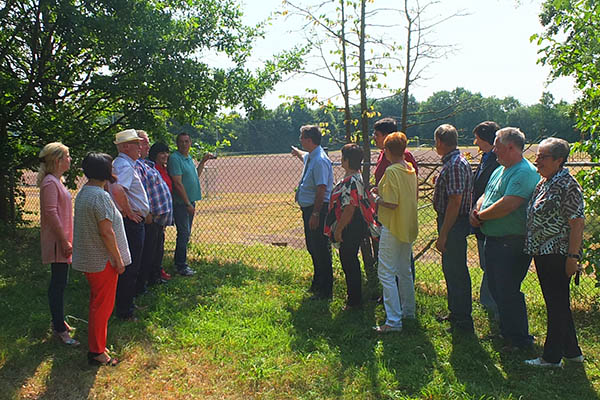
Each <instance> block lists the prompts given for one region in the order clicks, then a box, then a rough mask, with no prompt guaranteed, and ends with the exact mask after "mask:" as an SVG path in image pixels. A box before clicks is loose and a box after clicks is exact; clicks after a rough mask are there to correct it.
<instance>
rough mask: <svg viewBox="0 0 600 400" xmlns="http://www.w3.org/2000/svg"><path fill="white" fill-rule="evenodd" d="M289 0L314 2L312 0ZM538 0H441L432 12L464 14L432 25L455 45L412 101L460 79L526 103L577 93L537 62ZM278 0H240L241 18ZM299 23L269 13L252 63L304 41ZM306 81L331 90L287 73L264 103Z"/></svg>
mask: <svg viewBox="0 0 600 400" xmlns="http://www.w3.org/2000/svg"><path fill="white" fill-rule="evenodd" d="M295 1H296V2H298V3H300V4H310V3H311V2H313V3H314V0H295ZM394 3H397V0H396V1H388V0H375V2H374V3H371V4H369V6H370V7H385V6H388V5H390V4H392V5H393V4H394ZM541 3H542V1H541V0H440V1H439V4H438V5H436V7H435V8H434V9H433V10H434V12H433V13H431V14H430V16H431V17H432V18H435V17H436V16H443V15H450V14H452V13H454V12H457V11H459V12H461V13H463V14H467V15H464V16H460V17H456V18H453V19H451V20H449V21H447V22H445V23H443V24H442V25H439V26H438V27H437V28H436V29H435V32H434V35H436V36H435V37H434V40H435V42H436V43H440V44H452V45H454V46H455V50H454V52H453V54H451V55H450V56H448V57H446V58H445V59H441V60H437V61H435V62H434V63H432V64H431V65H430V66H429V67H428V69H427V71H426V76H427V78H428V79H426V80H421V81H419V82H418V83H417V84H416V85H415V86H413V87H412V88H411V91H412V94H413V95H414V96H415V97H416V99H417V100H418V101H424V100H426V99H427V98H428V97H429V96H431V95H432V94H433V93H435V92H437V91H441V90H453V89H454V88H456V87H463V88H465V89H467V90H469V91H471V92H474V93H477V92H478V93H481V94H482V95H483V96H486V97H488V96H496V97H498V98H504V97H507V96H513V97H515V98H517V99H518V100H519V101H521V102H522V103H524V104H526V105H530V104H535V103H537V102H538V101H539V99H540V97H541V95H542V93H543V92H544V91H549V92H551V93H552V94H553V95H554V98H555V100H556V101H559V100H565V101H567V102H572V101H573V100H574V99H575V98H576V96H577V94H576V92H575V91H574V90H573V81H572V80H571V79H568V78H561V79H560V80H557V81H555V82H553V83H551V84H550V85H548V86H547V85H546V84H547V78H548V73H549V69H548V68H547V67H543V66H541V65H539V64H537V63H536V61H537V59H538V57H539V56H538V54H537V50H538V48H537V45H536V44H535V43H530V41H529V38H530V37H531V35H532V34H534V33H539V32H542V30H543V28H542V26H541V25H540V23H539V19H538V14H539V11H540V8H541ZM421 4H423V0H422V2H421ZM281 7H282V2H281V0H243V2H242V10H243V12H244V22H245V23H246V24H255V23H257V22H259V21H261V20H264V19H266V18H267V17H269V15H270V14H271V13H272V12H273V11H275V10H278V9H279V10H281ZM300 25H301V23H300V21H299V20H297V19H295V20H294V19H292V18H288V19H286V20H284V19H283V18H281V17H279V18H276V19H274V20H273V22H272V24H271V25H270V26H268V28H267V35H266V38H265V39H264V40H260V41H258V42H257V43H256V44H255V52H254V58H253V60H252V61H251V62H250V66H251V67H252V65H254V66H259V65H260V64H261V63H262V61H263V60H266V59H268V58H269V57H270V55H271V54H273V53H276V52H278V51H282V50H286V49H289V48H291V47H292V46H294V45H295V44H301V43H303V40H304V37H303V35H302V34H301V33H299V32H298V29H299V28H300ZM315 66H317V64H315ZM319 66H320V64H319ZM402 82H403V76H402V74H401V73H396V74H394V75H393V76H392V77H390V79H389V82H388V83H389V85H390V86H391V87H401V86H402ZM309 87H310V88H316V89H318V90H319V95H320V96H321V97H328V96H331V95H332V94H335V93H336V89H335V88H334V87H333V86H332V85H331V84H330V83H328V82H326V81H319V80H318V79H315V78H313V77H307V76H305V75H293V76H290V77H287V78H286V80H285V81H284V82H282V83H279V84H278V85H277V86H276V87H275V90H274V91H273V92H272V93H270V94H268V95H267V96H265V98H264V102H265V104H266V105H267V107H269V108H275V107H276V106H277V105H278V104H280V103H281V102H282V100H281V99H280V97H279V96H281V95H286V96H293V95H304V94H305V89H306V88H309Z"/></svg>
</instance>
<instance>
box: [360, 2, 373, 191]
mask: <svg viewBox="0 0 600 400" xmlns="http://www.w3.org/2000/svg"><path fill="white" fill-rule="evenodd" d="M365 3H366V0H361V1H360V43H359V50H358V51H359V55H358V60H359V76H360V130H361V132H362V139H363V151H364V162H363V173H362V176H363V181H364V184H365V187H369V181H370V178H371V140H370V137H369V110H368V108H367V107H368V105H367V79H366V73H365V68H366V66H365V7H366V4H365Z"/></svg>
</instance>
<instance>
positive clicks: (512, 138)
mask: <svg viewBox="0 0 600 400" xmlns="http://www.w3.org/2000/svg"><path fill="white" fill-rule="evenodd" d="M496 139H497V140H498V141H499V142H500V143H502V144H506V143H507V142H510V143H512V144H514V145H515V146H516V147H517V148H519V149H521V151H523V149H525V134H524V133H523V132H521V130H520V129H519V128H512V127H508V128H502V129H500V130H499V131H498V132H496Z"/></svg>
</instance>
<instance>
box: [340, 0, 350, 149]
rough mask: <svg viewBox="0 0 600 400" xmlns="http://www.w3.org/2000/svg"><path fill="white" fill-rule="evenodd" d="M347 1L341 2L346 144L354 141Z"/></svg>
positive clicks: (342, 0) (341, 0)
mask: <svg viewBox="0 0 600 400" xmlns="http://www.w3.org/2000/svg"><path fill="white" fill-rule="evenodd" d="M344 2H345V0H340V7H341V12H342V38H341V40H342V71H343V73H344V93H343V97H344V128H345V130H346V143H350V142H351V141H352V131H351V129H352V125H351V124H352V113H351V112H350V93H349V92H348V64H347V60H346V11H345V6H344Z"/></svg>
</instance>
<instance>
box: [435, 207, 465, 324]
mask: <svg viewBox="0 0 600 400" xmlns="http://www.w3.org/2000/svg"><path fill="white" fill-rule="evenodd" d="M437 223H438V232H439V230H440V229H441V228H442V224H443V223H444V215H443V214H440V215H438V220H437ZM470 233H471V225H470V224H469V217H468V216H466V215H463V216H458V218H456V222H455V223H454V225H452V228H450V232H448V239H447V240H446V251H445V252H444V253H442V271H443V272H444V278H445V279H446V289H447V290H448V309H449V310H450V320H451V322H452V323H453V325H455V326H456V327H458V328H462V329H465V330H473V318H472V316H471V311H472V302H471V276H470V275H469V269H468V268H467V236H468V235H469V234H470Z"/></svg>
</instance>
